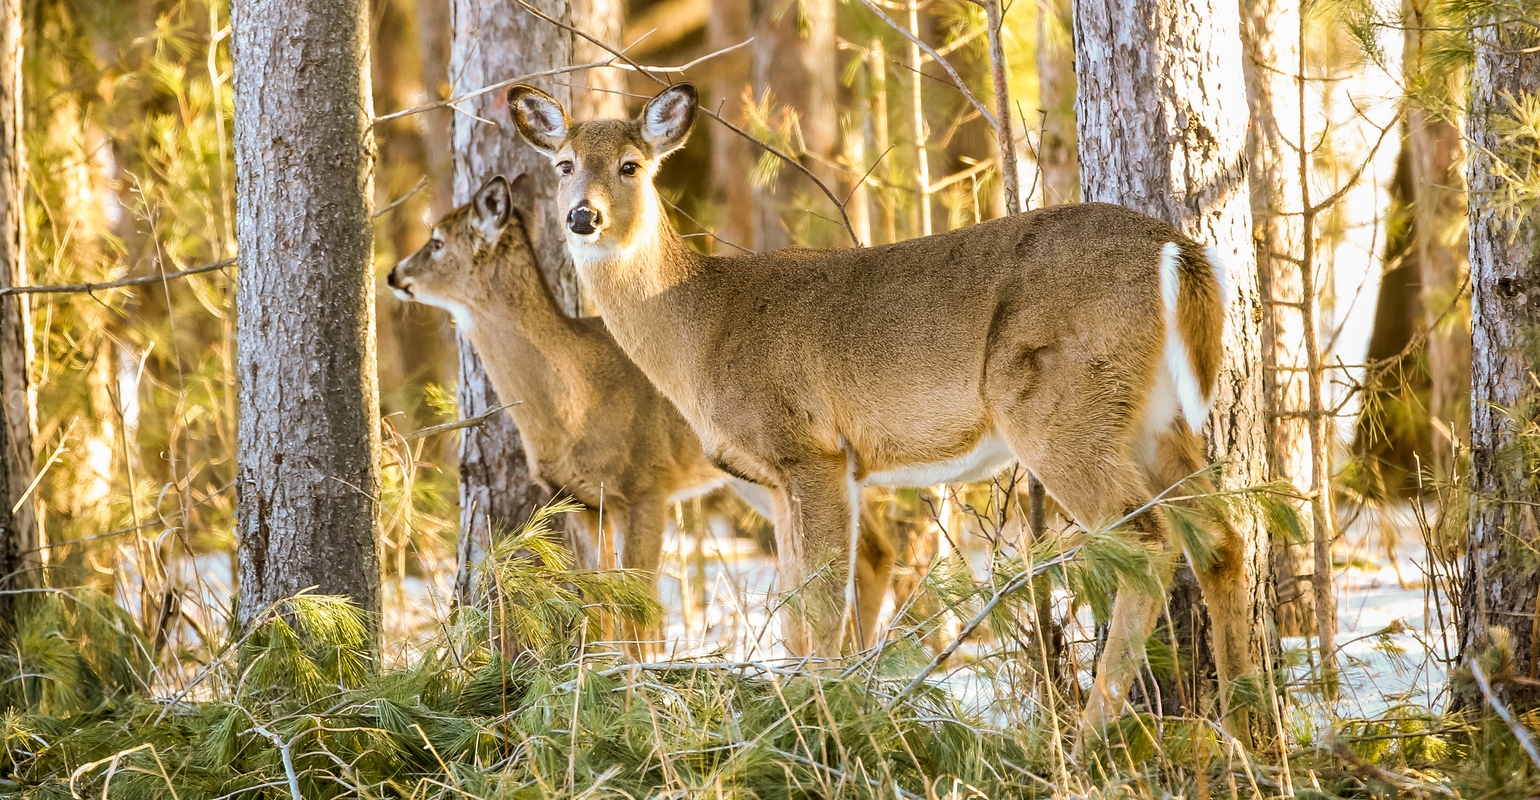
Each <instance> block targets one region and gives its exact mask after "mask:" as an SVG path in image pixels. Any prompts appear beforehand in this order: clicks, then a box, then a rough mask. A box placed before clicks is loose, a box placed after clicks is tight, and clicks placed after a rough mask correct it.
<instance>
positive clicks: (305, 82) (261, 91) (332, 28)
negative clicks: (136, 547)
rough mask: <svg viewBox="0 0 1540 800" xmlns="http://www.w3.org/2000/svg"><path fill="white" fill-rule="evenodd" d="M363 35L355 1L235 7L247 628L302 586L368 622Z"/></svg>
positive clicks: (373, 438) (368, 117)
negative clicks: (358, 611)
mask: <svg viewBox="0 0 1540 800" xmlns="http://www.w3.org/2000/svg"><path fill="white" fill-rule="evenodd" d="M368 22H369V17H368V11H367V7H366V6H365V4H364V3H363V2H361V0H352V1H351V2H345V1H341V0H249V2H242V3H236V4H235V6H234V15H233V19H232V24H233V29H234V39H233V47H234V74H235V121H236V127H235V165H236V176H237V193H236V203H237V208H236V231H237V235H238V238H239V241H240V267H241V270H240V279H239V288H238V290H237V295H236V302H237V308H238V309H239V315H238V320H237V323H236V337H237V340H236V347H237V358H236V360H237V369H238V375H239V376H240V427H239V443H238V446H237V451H236V460H237V466H236V475H237V478H236V486H237V491H238V492H239V500H238V501H237V512H236V516H237V523H236V533H237V537H238V540H239V550H240V555H239V561H240V600H241V603H240V609H241V615H242V619H243V621H244V622H250V621H251V620H252V619H253V617H254V616H255V615H257V614H258V613H260V612H261V611H262V609H263V608H265V607H266V606H268V605H269V604H271V603H274V602H276V601H279V600H281V599H283V598H285V597H289V596H291V595H293V594H295V593H297V592H299V591H302V590H305V589H308V588H311V587H315V590H316V591H319V592H322V593H325V594H338V595H345V596H347V597H349V598H351V599H352V600H353V601H354V602H355V603H357V604H358V606H359V607H360V608H362V609H363V610H364V611H365V612H368V613H369V614H370V618H371V619H372V620H373V619H377V617H378V614H379V611H380V566H379V552H378V550H379V543H378V540H377V536H376V529H377V527H378V522H379V513H380V511H379V504H378V502H377V501H376V498H377V497H378V495H379V489H380V481H379V466H378V462H379V458H378V456H379V451H380V425H379V422H380V420H379V390H378V387H377V385H376V377H375V350H374V268H373V267H374V263H373V262H374V241H373V225H372V222H371V219H370V216H371V211H372V208H373V197H372V195H373V163H372V162H373V151H374V137H373V134H372V128H373V125H374V107H373V103H372V102H371V99H370V94H369V68H368V43H369V25H368Z"/></svg>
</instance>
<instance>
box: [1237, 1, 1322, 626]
mask: <svg viewBox="0 0 1540 800" xmlns="http://www.w3.org/2000/svg"><path fill="white" fill-rule="evenodd" d="M1241 34H1242V37H1243V39H1242V43H1243V45H1244V47H1245V48H1246V58H1245V60H1244V61H1242V62H1241V64H1242V67H1243V68H1244V69H1245V72H1246V95H1247V99H1248V100H1249V101H1250V106H1251V125H1250V126H1249V128H1248V135H1247V142H1246V154H1247V160H1248V162H1249V163H1250V165H1251V174H1250V181H1251V214H1252V239H1253V242H1254V243H1255V248H1254V249H1255V252H1256V260H1257V277H1258V283H1259V288H1260V292H1261V297H1262V299H1263V302H1264V304H1266V305H1265V306H1264V314H1263V318H1262V358H1263V364H1264V370H1263V379H1262V386H1263V397H1264V404H1265V408H1266V410H1267V416H1268V427H1267V436H1268V471H1269V472H1268V474H1269V477H1271V478H1272V479H1275V480H1281V481H1284V482H1285V483H1287V484H1288V485H1289V486H1291V487H1293V489H1294V491H1295V492H1296V493H1298V494H1299V495H1301V496H1308V495H1309V493H1310V476H1311V460H1310V431H1309V428H1308V427H1307V425H1306V423H1305V420H1304V419H1302V418H1301V417H1299V416H1297V415H1298V414H1299V413H1300V412H1303V411H1305V409H1306V405H1307V399H1306V389H1307V385H1306V384H1307V381H1306V375H1305V372H1304V371H1303V370H1304V369H1305V367H1306V362H1307V359H1306V357H1305V321H1304V315H1303V314H1302V313H1301V311H1300V305H1299V302H1300V300H1301V298H1302V294H1303V276H1301V275H1300V269H1299V257H1300V253H1301V251H1302V248H1301V244H1302V242H1301V224H1300V222H1301V219H1300V216H1299V211H1300V209H1301V208H1302V207H1303V204H1302V201H1301V192H1300V179H1299V151H1298V150H1297V149H1295V148H1294V146H1293V145H1292V144H1291V143H1292V142H1293V141H1294V139H1296V138H1297V137H1298V132H1299V123H1300V111H1301V109H1300V104H1299V91H1298V88H1297V85H1296V84H1295V81H1294V77H1293V72H1294V71H1295V69H1296V67H1297V65H1298V64H1299V5H1298V4H1297V3H1294V2H1290V1H1289V0H1245V2H1243V3H1242V4H1241ZM1296 505H1299V504H1296ZM1301 511H1302V512H1303V509H1301ZM1301 516H1302V517H1304V516H1307V515H1305V514H1303V513H1302V514H1301ZM1309 541H1310V539H1309V538H1306V539H1305V540H1304V541H1298V542H1296V541H1290V540H1289V539H1288V538H1286V537H1283V536H1279V537H1277V538H1273V539H1272V540H1271V542H1270V548H1271V551H1272V556H1271V558H1272V591H1273V594H1274V597H1275V598H1276V603H1277V608H1276V610H1275V612H1274V614H1275V617H1276V622H1277V625H1278V631H1279V633H1281V634H1282V635H1285V636H1301V635H1304V634H1305V633H1307V632H1309V631H1312V630H1314V629H1315V623H1314V618H1315V611H1314V603H1313V602H1312V597H1313V595H1312V593H1311V591H1310V586H1311V583H1310V576H1311V574H1312V572H1313V569H1312V562H1311V559H1310V546H1309Z"/></svg>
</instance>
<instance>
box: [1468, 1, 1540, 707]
mask: <svg viewBox="0 0 1540 800" xmlns="http://www.w3.org/2000/svg"><path fill="white" fill-rule="evenodd" d="M1491 22H1492V24H1491V25H1490V27H1480V28H1476V29H1475V33H1474V39H1475V45H1476V61H1475V68H1474V70H1473V71H1472V73H1471V79H1470V85H1469V91H1470V110H1469V113H1468V116H1467V121H1466V131H1467V135H1468V136H1469V137H1470V141H1471V145H1472V146H1471V152H1470V161H1469V163H1468V166H1467V171H1466V178H1467V182H1468V185H1469V187H1470V191H1469V195H1468V198H1469V203H1470V267H1471V279H1472V281H1471V282H1472V290H1473V293H1472V297H1471V323H1472V325H1471V327H1472V329H1473V333H1474V336H1473V340H1472V350H1473V352H1474V355H1475V358H1474V360H1473V363H1472V373H1473V374H1472V380H1471V467H1470V468H1471V490H1472V494H1473V497H1474V499H1473V505H1472V508H1471V531H1470V543H1469V547H1468V548H1467V551H1466V565H1465V576H1464V584H1465V585H1464V587H1463V590H1462V592H1461V609H1460V610H1461V614H1460V627H1461V631H1460V641H1461V643H1462V645H1463V647H1464V648H1466V649H1469V648H1475V647H1482V646H1485V645H1486V644H1488V643H1490V642H1491V641H1492V640H1493V638H1494V634H1495V633H1496V630H1497V629H1498V628H1506V629H1507V630H1508V631H1509V633H1510V634H1511V640H1510V643H1511V647H1512V653H1513V661H1512V668H1513V673H1514V674H1515V675H1519V676H1523V677H1527V678H1529V679H1530V680H1531V681H1533V680H1535V679H1537V678H1540V674H1537V670H1540V652H1537V650H1540V631H1536V627H1537V625H1540V622H1537V619H1540V618H1537V617H1536V614H1535V608H1536V604H1537V597H1540V561H1537V560H1536V558H1535V556H1534V553H1535V548H1536V547H1537V546H1540V525H1537V524H1536V514H1535V509H1534V508H1533V507H1532V506H1530V505H1526V504H1525V503H1526V502H1527V501H1529V500H1532V499H1534V497H1535V496H1536V495H1537V492H1540V481H1537V480H1536V478H1535V469H1534V464H1535V459H1536V453H1535V449H1534V445H1533V444H1526V443H1525V438H1526V437H1532V436H1533V432H1534V426H1535V425H1536V411H1535V398H1536V390H1535V379H1536V376H1537V375H1540V359H1537V358H1536V348H1535V343H1536V336H1537V331H1540V221H1537V219H1536V217H1535V212H1534V209H1533V206H1532V205H1531V206H1529V207H1528V208H1527V210H1526V209H1524V208H1512V207H1509V208H1504V201H1511V200H1513V197H1512V195H1511V193H1512V192H1513V190H1514V186H1515V184H1516V183H1519V182H1521V181H1520V180H1516V178H1517V179H1522V181H1525V182H1528V183H1530V184H1531V185H1532V183H1533V181H1535V180H1536V179H1537V178H1540V175H1537V173H1536V171H1535V167H1534V164H1533V158H1534V155H1533V148H1534V146H1535V142H1534V141H1533V140H1528V141H1525V142H1521V143H1520V144H1518V145H1514V144H1509V143H1507V142H1505V141H1504V134H1503V128H1504V124H1505V123H1506V124H1507V125H1509V126H1511V125H1513V124H1514V121H1513V117H1512V114H1513V111H1512V108H1511V107H1510V105H1509V104H1510V103H1512V102H1514V101H1518V100H1519V99H1520V98H1524V97H1526V96H1527V97H1530V98H1532V97H1533V96H1534V95H1535V94H1536V93H1540V53H1537V52H1536V48H1537V46H1540V32H1537V31H1536V29H1535V28H1533V27H1529V26H1528V25H1526V23H1523V22H1502V23H1498V22H1496V21H1495V20H1492V21H1491ZM1503 691H1505V692H1506V691H1507V690H1503ZM1511 691H1512V692H1513V695H1512V696H1510V697H1509V698H1508V700H1509V701H1510V702H1513V703H1515V704H1517V705H1519V706H1520V707H1521V708H1534V707H1536V706H1537V705H1540V702H1537V694H1540V693H1537V692H1536V691H1535V690H1534V688H1533V684H1531V685H1530V687H1529V688H1527V689H1523V688H1520V687H1513V688H1512V690H1511ZM1520 694H1522V697H1520V696H1518V695H1520Z"/></svg>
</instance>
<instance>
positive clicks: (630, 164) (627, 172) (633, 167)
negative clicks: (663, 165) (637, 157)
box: [620, 161, 642, 178]
mask: <svg viewBox="0 0 1540 800" xmlns="http://www.w3.org/2000/svg"><path fill="white" fill-rule="evenodd" d="M641 168H642V167H641V165H640V164H638V163H636V162H635V161H627V162H626V163H624V164H621V165H620V174H622V175H624V176H626V177H627V178H634V177H636V171H637V170H639V169H641Z"/></svg>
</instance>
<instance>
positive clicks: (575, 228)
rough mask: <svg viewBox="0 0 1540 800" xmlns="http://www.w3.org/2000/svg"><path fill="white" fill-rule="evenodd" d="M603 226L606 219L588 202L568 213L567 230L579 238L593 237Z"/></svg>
mask: <svg viewBox="0 0 1540 800" xmlns="http://www.w3.org/2000/svg"><path fill="white" fill-rule="evenodd" d="M603 226H604V219H603V217H602V216H601V215H600V214H599V209H597V208H594V207H593V206H591V205H589V204H588V201H587V200H584V201H583V202H581V203H579V204H578V205H577V207H576V208H573V209H572V210H571V211H569V212H567V229H568V230H570V231H572V232H573V233H575V234H577V235H579V236H592V235H593V234H594V233H597V232H598V230H599V229H600V228H601V227H603Z"/></svg>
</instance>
